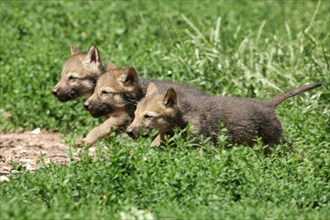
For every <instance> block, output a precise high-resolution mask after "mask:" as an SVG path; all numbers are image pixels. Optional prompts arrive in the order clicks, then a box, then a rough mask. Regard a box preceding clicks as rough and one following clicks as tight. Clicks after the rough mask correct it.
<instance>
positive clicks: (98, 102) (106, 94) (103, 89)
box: [78, 67, 208, 145]
mask: <svg viewBox="0 0 330 220" xmlns="http://www.w3.org/2000/svg"><path fill="white" fill-rule="evenodd" d="M150 83H155V84H156V85H157V86H158V87H159V88H160V90H161V91H164V92H165V91H166V89H167V88H169V87H173V88H175V89H176V91H177V93H178V94H179V95H180V96H181V98H182V99H184V98H185V97H186V96H187V95H189V96H190V95H192V96H197V97H201V96H208V95H207V94H206V93H204V92H203V91H201V90H198V89H196V88H193V87H191V86H188V85H185V84H180V83H173V82H170V81H162V80H149V79H144V78H138V75H137V73H136V71H135V69H134V68H133V67H129V68H122V69H119V68H118V69H113V68H108V71H107V72H106V73H104V74H102V75H101V76H100V78H99V80H98V81H97V84H96V87H95V91H94V93H93V95H92V96H91V97H89V99H88V100H87V101H86V102H85V103H84V107H85V108H86V110H88V111H89V113H90V114H91V115H92V116H93V117H96V118H97V117H101V116H107V117H108V120H107V121H105V122H104V123H103V124H101V125H100V126H98V127H96V128H94V129H93V130H92V131H91V132H89V134H88V135H87V136H86V137H85V138H84V139H82V140H81V141H79V142H78V144H79V145H82V144H86V145H92V144H94V143H95V141H96V140H97V139H98V138H101V137H105V136H107V135H108V134H109V132H110V130H111V128H114V129H115V131H116V132H117V133H121V132H125V130H126V128H127V127H128V125H130V123H131V122H132V121H133V119H134V111H135V109H136V104H137V102H138V101H140V100H141V99H142V98H143V97H144V95H145V93H146V90H147V87H148V85H149V84H150Z"/></svg>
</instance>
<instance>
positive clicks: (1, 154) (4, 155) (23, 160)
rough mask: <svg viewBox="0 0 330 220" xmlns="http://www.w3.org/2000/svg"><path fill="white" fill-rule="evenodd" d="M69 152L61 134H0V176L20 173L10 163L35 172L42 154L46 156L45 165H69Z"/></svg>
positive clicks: (39, 132)
mask: <svg viewBox="0 0 330 220" xmlns="http://www.w3.org/2000/svg"><path fill="white" fill-rule="evenodd" d="M68 150H69V147H68V146H66V145H65V144H64V143H63V139H62V138H61V136H60V134H59V133H55V132H43V131H40V130H35V131H32V132H31V131H25V132H15V133H6V132H0V175H6V174H8V173H14V172H19V171H17V170H14V169H13V167H12V166H10V161H12V162H16V163H19V164H20V165H21V166H22V167H25V168H26V169H27V170H30V171H35V170H36V169H37V168H38V165H37V163H38V160H39V158H40V154H41V153H42V154H45V155H44V160H43V161H44V162H45V163H50V162H53V163H59V164H68V163H69V162H70V159H69V158H68V155H67V153H68Z"/></svg>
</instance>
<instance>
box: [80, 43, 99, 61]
mask: <svg viewBox="0 0 330 220" xmlns="http://www.w3.org/2000/svg"><path fill="white" fill-rule="evenodd" d="M84 61H85V62H86V63H94V64H98V63H101V57H100V55H99V51H98V49H97V48H96V47H95V46H94V45H92V46H91V47H90V48H89V50H88V52H87V55H86V57H85V60H84Z"/></svg>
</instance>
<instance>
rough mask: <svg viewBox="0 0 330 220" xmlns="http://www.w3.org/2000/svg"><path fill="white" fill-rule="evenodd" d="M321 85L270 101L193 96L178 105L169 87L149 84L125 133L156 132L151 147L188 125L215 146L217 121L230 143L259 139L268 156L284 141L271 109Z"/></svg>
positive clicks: (246, 142) (248, 143)
mask: <svg viewBox="0 0 330 220" xmlns="http://www.w3.org/2000/svg"><path fill="white" fill-rule="evenodd" d="M319 86H321V83H311V84H308V85H304V86H301V87H298V88H295V89H291V90H289V91H287V92H285V93H283V94H281V95H279V96H276V97H274V98H272V99H270V100H255V99H243V98H229V97H216V96H213V97H212V96H209V97H202V98H200V97H193V96H191V97H190V98H188V99H187V98H186V99H184V100H182V99H181V97H180V96H179V95H178V96H179V98H180V102H178V101H177V100H178V98H177V92H176V91H175V89H173V88H170V89H168V90H167V92H166V94H165V95H163V94H164V93H162V92H160V91H159V89H158V88H157V87H156V86H155V85H154V84H150V85H149V87H148V90H147V93H146V97H145V98H143V99H142V100H141V102H139V103H138V104H137V108H136V111H135V119H134V121H133V123H132V124H131V125H130V126H129V127H128V129H127V131H126V132H127V134H129V135H130V136H133V137H136V136H137V135H138V134H139V130H140V128H145V129H147V130H148V129H149V130H150V129H156V130H158V131H159V137H160V141H159V140H155V141H154V142H153V145H156V146H159V145H160V144H161V141H162V140H163V138H164V135H166V134H169V135H173V129H174V128H175V127H176V126H178V127H181V128H184V127H185V126H187V124H188V123H190V124H191V125H192V126H193V129H196V131H197V132H198V133H199V134H200V135H203V136H205V137H209V138H210V140H211V141H212V142H213V143H214V144H216V143H217V135H218V133H219V130H220V128H219V122H222V123H223V126H224V127H225V128H226V129H227V133H226V135H227V136H228V140H229V142H230V143H235V144H245V145H248V146H251V145H253V143H254V142H255V140H256V138H257V137H260V138H261V139H262V141H263V143H264V144H265V145H267V148H266V150H265V153H266V154H268V153H270V148H271V147H272V146H274V145H276V144H278V143H281V142H283V141H284V137H283V133H282V126H281V123H280V121H279V120H278V118H277V117H276V115H275V107H276V106H277V105H279V104H280V103H281V102H283V101H284V100H286V99H288V98H290V97H292V96H295V95H298V94H300V93H302V92H306V91H309V90H311V89H314V88H316V87H319Z"/></svg>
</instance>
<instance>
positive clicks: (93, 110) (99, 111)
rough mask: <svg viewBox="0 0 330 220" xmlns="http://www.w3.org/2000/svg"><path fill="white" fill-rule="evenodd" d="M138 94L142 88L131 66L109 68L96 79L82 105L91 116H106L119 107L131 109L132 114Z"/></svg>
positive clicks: (140, 94)
mask: <svg viewBox="0 0 330 220" xmlns="http://www.w3.org/2000/svg"><path fill="white" fill-rule="evenodd" d="M108 69H109V67H108ZM140 96H142V90H141V87H140V85H139V82H138V76H137V73H136V71H135V69H134V68H133V67H128V68H122V69H109V70H108V71H107V72H106V73H105V74H103V75H102V76H101V77H100V78H99V80H98V81H97V84H96V87H95V90H94V93H93V95H92V96H91V97H89V99H88V100H87V101H86V102H85V103H84V107H85V109H86V110H87V111H89V113H90V114H91V115H92V116H93V117H101V116H106V115H108V114H110V113H111V112H114V111H116V110H119V109H133V110H132V114H133V112H134V109H135V106H136V102H137V99H138V97H140Z"/></svg>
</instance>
